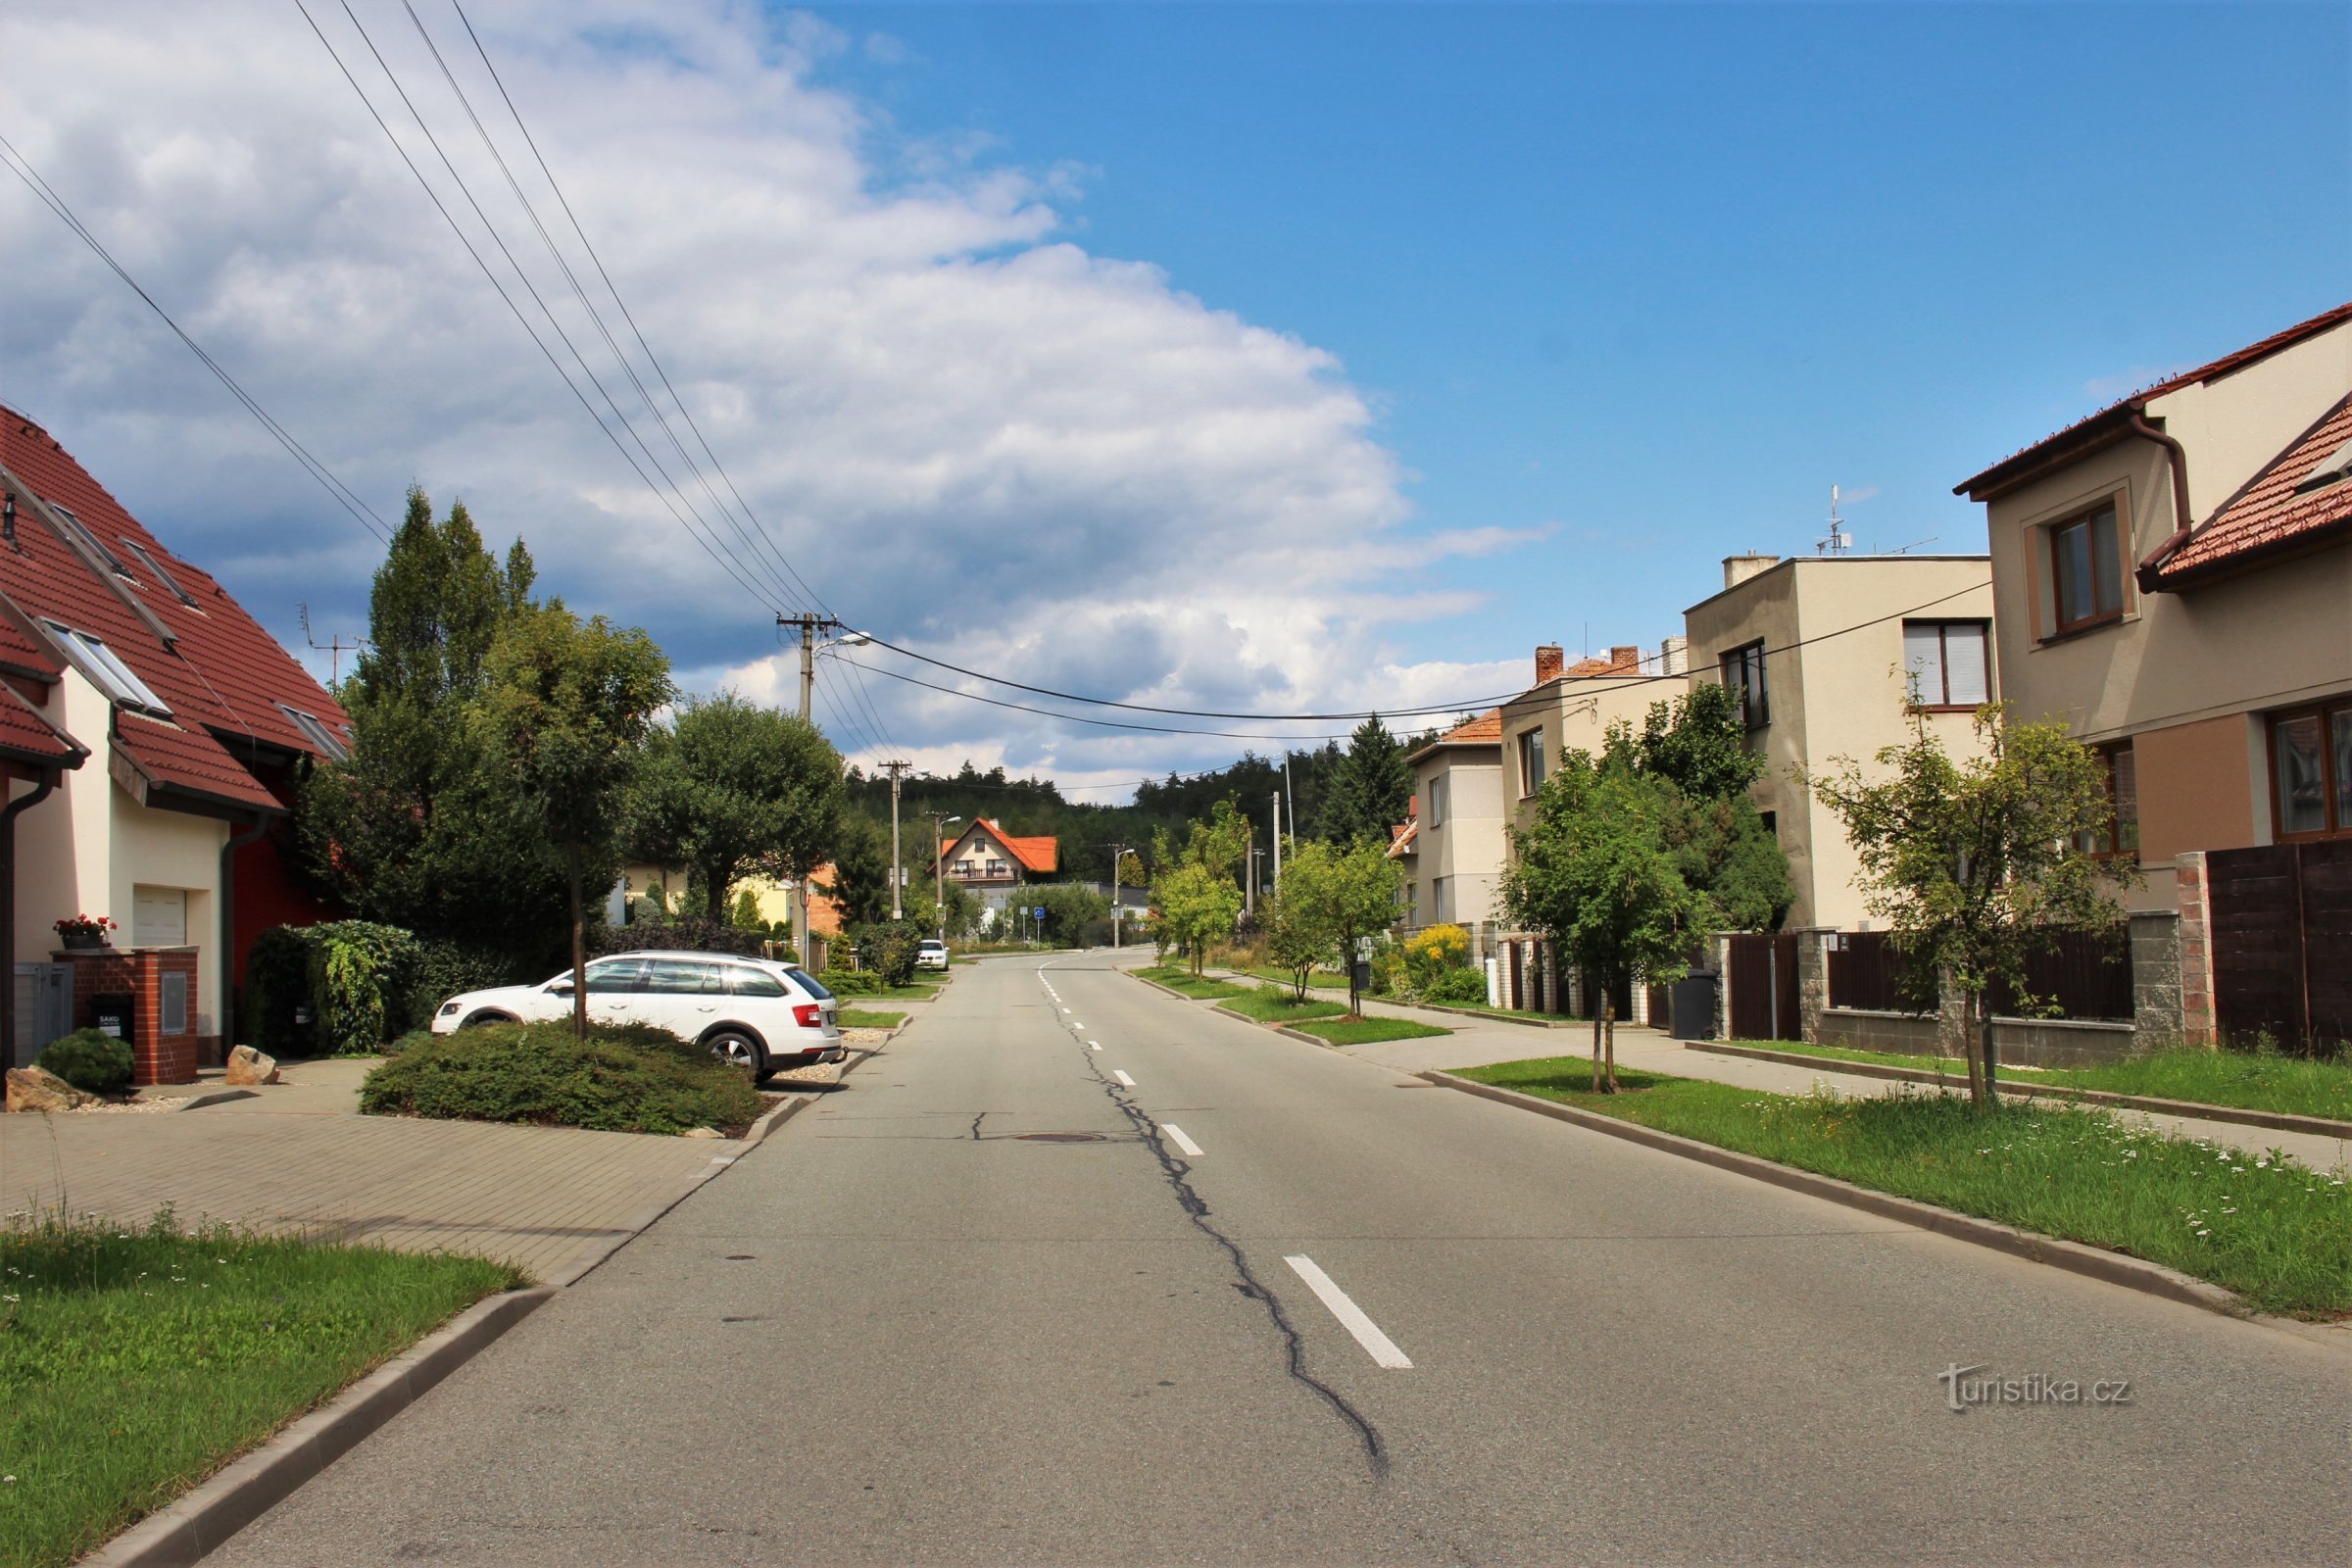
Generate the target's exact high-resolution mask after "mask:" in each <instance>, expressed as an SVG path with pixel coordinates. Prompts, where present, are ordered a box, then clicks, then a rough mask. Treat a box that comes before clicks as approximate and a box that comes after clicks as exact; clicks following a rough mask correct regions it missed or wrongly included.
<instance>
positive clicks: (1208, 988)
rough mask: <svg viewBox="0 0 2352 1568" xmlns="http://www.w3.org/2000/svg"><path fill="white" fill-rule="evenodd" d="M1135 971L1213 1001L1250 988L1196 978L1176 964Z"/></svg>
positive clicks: (1165, 984)
mask: <svg viewBox="0 0 2352 1568" xmlns="http://www.w3.org/2000/svg"><path fill="white" fill-rule="evenodd" d="M1134 973H1136V974H1140V975H1142V976H1143V977H1144V978H1145V979H1147V980H1156V981H1158V982H1159V983H1160V984H1161V985H1163V986H1166V987H1167V988H1168V989H1169V990H1170V991H1174V992H1176V993H1178V994H1180V995H1182V996H1187V997H1197V998H1202V999H1205V1000H1208V1001H1212V1002H1223V1001H1226V1000H1228V999H1230V998H1233V997H1239V996H1243V995H1245V994H1246V993H1247V991H1248V989H1249V988H1247V987H1244V986H1237V985H1235V984H1234V983H1233V982H1232V981H1230V980H1207V979H1201V980H1196V979H1194V978H1193V971H1192V970H1190V969H1184V968H1179V967H1177V966H1176V965H1174V964H1160V965H1159V966H1157V967H1155V968H1150V969H1137V970H1135V971H1134Z"/></svg>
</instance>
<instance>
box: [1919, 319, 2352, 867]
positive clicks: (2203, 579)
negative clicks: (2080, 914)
mask: <svg viewBox="0 0 2352 1568" xmlns="http://www.w3.org/2000/svg"><path fill="white" fill-rule="evenodd" d="M2347 470H2352V305H2347V306H2342V307H2338V308H2337V309H2335V310H2333V311H2329V312H2327V313H2326V314H2324V315H2321V316H2318V317H2315V318H2313V319H2310V320H2307V321H2304V322H2301V323H2299V324H2298V325H2296V326H2293V327H2289V328H2287V329H2286V330H2285V331H2283V332H2280V333H2278V334H2276V335H2275V336H2273V337H2270V338H2266V339H2264V340H2263V341H2262V342H2259V343H2256V344H2252V345H2250V346H2248V347H2246V348H2244V349H2240V350H2238V351H2237V352H2235V353H2233V354H2230V355H2229V356H2226V357H2225V358H2223V359H2221V360H2217V361H2215V362H2213V363H2212V364H2209V365H2206V366H2203V367H2200V368H2197V369H2194V370H2191V371H2188V372H2187V373H2185V374H2183V375H2179V376H2175V377H2173V378H2172V379H2170V380H2167V381H2165V382H2162V383H2159V384H2158V385H2156V386H2154V387H2151V388H2149V389H2148V390H2147V391H2145V392H2141V393H2138V394H2135V395H2134V396H2132V397H2130V398H2127V399H2125V400H2123V401H2122V402H2121V403H2118V404H2115V405H2113V406H2111V407H2110V408H2108V409H2105V410H2103V411H2101V412H2100V413H2098V414H2095V415H2093V416H2091V417H2088V418H2086V419H2083V420H2081V421H2079V422H2078V423H2076V424H2074V425H2071V426H2069V427H2068V428H2066V429H2064V430H2061V431H2059V432H2058V433H2057V434H2055V435H2053V436H2050V437H2048V438H2047V439H2045V440H2042V441H2040V442H2037V443H2035V444H2034V446H2031V447H2029V448H2027V449H2026V450H2024V451H2022V452H2020V453H2018V454H2016V455H2015V456H2013V457H2010V458H2007V459H2005V460H2003V461H2002V462H2001V463H1998V464H1996V465H1994V466H1992V467H1990V468H1987V469H1985V471H1984V472H1982V473H1979V474H1976V475H1974V476H1973V477H1971V478H1969V479H1967V480H1964V481H1962V483H1961V484H1960V485H1959V486H1958V487H1957V491H1958V493H1960V494H1963V495H1966V496H1968V497H1969V498H1970V499H1971V500H1975V501H1981V502H1984V503H1985V512H1986V523H1987V528H1988V531H1989V535H1990V545H1991V552H1992V575H1993V582H1994V591H1995V597H1996V623H1997V625H1998V627H1999V642H2000V665H2001V672H2002V677H2001V678H2002V690H2003V694H2004V695H2005V696H2006V697H2007V698H2008V699H2009V700H2010V702H2011V704H2012V705H2013V713H2014V716H2016V717H2018V718H2024V719H2057V720H2062V721H2063V722H2065V723H2066V724H2067V725H2069V726H2070V727H2071V728H2072V729H2073V731H2074V733H2075V735H2076V736H2077V738H2078V739H2080V740H2082V741H2083V742H2085V743H2086V744H2089V745H2092V746H2095V747H2098V748H2099V749H2100V750H2101V751H2102V752H2103V753H2104V754H2105V755H2106V757H2107V759H2108V763H2109V767H2110V776H2111V779H2112V781H2113V783H2112V787H2113V790H2114V796H2115V801H2116V807H2117V817H2118V826H2117V829H2116V831H2115V833H2114V834H2113V835H2112V836H2111V837H2110V839H2109V841H2108V842H2107V843H2106V844H2104V845H2103V846H2102V848H2103V849H2104V850H2105V851H2106V852H2107V853H2111V854H2115V855H2118V856H2128V857H2131V858H2135V859H2136V861H2137V863H2138V865H2139V868H2140V870H2141V873H2142V875H2143V877H2144V881H2143V882H2142V884H2141V885H2140V886H2138V887H2136V888H2134V889H2131V890H2130V891H2129V892H2128V893H2127V894H2126V899H2127V902H2128V903H2130V905H2131V907H2134V908H2144V909H2170V908H2174V907H2176V900H2177V890H2176V888H2175V886H2174V857H2175V856H2177V855H2179V854H2180V853H2182V852H2184V851H2197V850H2227V849H2240V848H2247V847H2251V846H2256V845H2267V844H2273V843H2278V842H2284V841H2287V840H2293V839H2304V838H2331V837H2352V475H2348V471H2347Z"/></svg>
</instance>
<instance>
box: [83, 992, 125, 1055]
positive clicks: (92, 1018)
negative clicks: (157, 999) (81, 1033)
mask: <svg viewBox="0 0 2352 1568" xmlns="http://www.w3.org/2000/svg"><path fill="white" fill-rule="evenodd" d="M137 1004H138V999H137V998H136V997H134V996H132V995H131V994H130V993H129V992H127V991H101V992H99V993H98V994H97V995H96V996H94V997H92V998H90V1002H89V1015H88V1021H87V1022H86V1023H84V1024H83V1025H82V1027H83V1028H85V1029H96V1030H98V1031H100V1032H101V1033H104V1034H110V1035H113V1036H114V1037H115V1038H116V1039H117V1040H120V1041H122V1042H123V1044H124V1045H126V1046H136V1045H137V1044H138V1043H139V1042H138V1012H137Z"/></svg>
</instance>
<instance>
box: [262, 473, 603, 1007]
mask: <svg viewBox="0 0 2352 1568" xmlns="http://www.w3.org/2000/svg"><path fill="white" fill-rule="evenodd" d="M535 575H536V572H535V569H534V568H533V566H532V564H531V558H530V553H529V551H527V550H526V549H524V548H523V544H522V541H521V540H519V539H517V540H516V541H515V544H514V547H513V548H512V549H511V550H509V551H508V553H507V561H506V564H505V565H504V566H503V567H502V566H501V565H500V564H499V562H498V558H497V557H495V556H493V555H492V554H491V553H490V552H489V550H488V549H486V548H485V547H484V546H483V544H482V536H481V533H480V531H479V530H478V529H477V528H475V526H474V523H473V519H472V517H470V516H469V515H467V514H466V507H465V505H464V503H462V502H461V503H458V504H456V505H453V506H452V507H451V508H450V509H449V514H448V515H447V516H446V517H445V518H443V519H442V520H440V521H435V520H434V517H433V508H432V502H431V500H430V499H429V498H428V497H427V496H426V495H425V493H424V492H423V491H422V490H421V489H417V488H414V487H412V488H411V489H410V491H409V502H408V511H407V515H405V516H404V517H403V518H402V519H401V524H400V527H399V529H398V531H397V532H395V533H394V534H393V536H392V544H391V548H390V549H389V551H388V552H387V553H386V555H385V558H384V564H382V565H381V566H379V567H377V568H376V573H375V582H374V585H373V588H372V590H371V591H370V593H369V596H368V647H367V648H366V649H365V650H364V651H363V652H362V653H361V655H360V658H359V662H358V664H357V665H356V666H355V668H354V669H353V671H352V674H351V677H350V678H349V679H348V680H346V681H344V682H343V686H342V689H341V691H340V692H339V693H338V694H337V695H338V696H339V697H340V698H341V700H342V703H343V707H344V710H345V711H347V712H349V713H350V715H351V724H352V753H351V758H350V760H348V761H344V762H339V763H324V764H321V765H319V767H317V768H315V769H314V770H313V771H312V773H311V776H310V777H309V779H308V780H306V781H305V783H304V786H303V790H302V796H301V801H300V806H299V809H298V812H297V832H298V838H299V842H300V844H301V846H302V849H303V853H304V858H305V860H306V861H307V863H308V865H309V868H310V869H311V871H312V872H313V874H314V875H315V877H316V878H317V880H318V881H319V884H320V885H321V888H322V891H324V892H325V893H327V894H328V895H329V896H330V897H331V898H333V899H334V900H335V901H336V902H338V903H340V904H341V905H343V906H344V907H346V908H349V909H350V910H351V911H352V912H353V913H355V914H358V915H361V916H363V917H365V918H367V919H370V920H379V921H382V922H384V923H386V924H390V925H399V926H406V927H407V928H409V929H410V930H413V931H415V932H417V934H418V935H420V936H424V937H428V938H441V939H446V940H450V941H456V942H462V943H465V944H467V945H469V946H475V947H486V948H490V949H493V950H495V951H498V952H500V953H503V954H506V955H509V956H513V957H515V958H518V959H525V960H528V961H531V962H535V963H537V962H546V961H550V960H552V959H553V958H554V957H555V956H556V955H557V952H558V951H559V950H560V949H561V947H562V946H563V932H564V924H565V917H566V908H565V906H566V903H567V891H566V887H565V875H564V865H563V863H562V861H561V860H560V858H558V857H557V856H556V855H555V853H554V852H553V851H552V850H550V849H549V847H548V846H547V844H546V842H545V840H544V837H543V836H542V835H540V834H538V833H537V832H535V831H533V830H532V829H531V828H530V825H529V820H528V816H527V812H526V809H525V806H524V804H523V803H522V802H521V801H520V800H519V799H518V798H517V797H516V795H515V791H514V789H513V788H512V787H511V786H510V785H509V784H508V783H507V782H506V781H504V780H503V779H501V778H500V777H498V776H496V775H495V773H493V772H492V771H491V770H490V769H488V767H487V766H486V761H485V758H484V755H483V750H482V747H481V744H480V742H479V739H478V737H476V736H475V735H474V734H473V733H472V732H471V729H470V727H469V726H468V725H467V723H466V713H467V711H468V710H469V708H470V707H471V705H472V704H473V703H474V702H475V701H476V700H477V699H478V698H479V697H480V695H481V692H482V687H483V662H484V661H485V660H486V659H487V658H488V656H489V652H490V647H491V644H492V642H493V640H494V639H495V638H496V637H497V634H498V630H499V627H500V626H501V625H502V624H503V623H504V622H505V621H506V620H507V619H508V618H509V617H510V616H512V615H514V614H515V613H516V612H517V611H518V610H521V609H523V608H526V607H528V606H529V605H530V603H531V597H530V592H531V585H532V581H533V579H534V577H535Z"/></svg>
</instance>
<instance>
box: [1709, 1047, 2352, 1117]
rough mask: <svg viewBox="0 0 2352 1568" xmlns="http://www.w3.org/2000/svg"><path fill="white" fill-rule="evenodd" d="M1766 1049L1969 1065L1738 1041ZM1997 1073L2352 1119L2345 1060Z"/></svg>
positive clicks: (2130, 1064) (2177, 1061)
mask: <svg viewBox="0 0 2352 1568" xmlns="http://www.w3.org/2000/svg"><path fill="white" fill-rule="evenodd" d="M1735 1043H1736V1044H1739V1045H1753V1046H1757V1047H1759V1048H1761V1049H1763V1050H1767V1051H1785V1052H1790V1053H1793V1054H1799V1055H1806V1056H1820V1057H1822V1058H1824V1059H1826V1060H1830V1061H1865V1062H1876V1063H1879V1064H1881V1065H1883V1066H1888V1067H1910V1068H1915V1069H1917V1070H1920V1071H1923V1072H1936V1071H1941V1072H1947V1073H1952V1074H1954V1075H1956V1076H1963V1077H1964V1076H1966V1075H1967V1072H1968V1064H1967V1063H1966V1062H1965V1061H1963V1060H1961V1059H1959V1058H1958V1057H1955V1056H1916V1055H1897V1054H1889V1053H1887V1052H1878V1051H1847V1050H1845V1049H1843V1048H1841V1047H1838V1046H1813V1045H1807V1044H1805V1043H1804V1042H1802V1041H1788V1040H1756V1041H1747V1040H1742V1041H1738V1042H1735ZM2001 1071H2002V1072H2003V1073H2015V1074H2016V1075H2017V1077H2018V1079H2019V1081H2021V1082H2026V1083H2036V1084H2063V1085H2065V1086H2066V1087H2067V1088H2069V1089H2097V1090H2101V1091H2103V1092H2105V1093H2107V1094H2111V1095H2143V1096H2146V1097H2148V1098H2150V1099H2154V1100H2180V1101H2186V1102H2189V1103H2194V1104H2204V1105H2232V1106H2235V1107H2237V1108H2239V1109H2242V1110H2276V1111H2282V1112H2285V1113H2287V1114H2289V1115H2297V1116H2330V1117H2333V1118H2335V1119H2336V1120H2338V1121H2352V1063H2347V1062H2341V1061H2309V1060H2305V1059H2303V1058H2301V1057H2297V1056H2280V1055H2272V1054H2254V1053H2251V1052H2237V1051H2192V1050H2187V1049H2182V1050H2177V1051H2152V1052H2148V1053H2146V1054H2141V1055H2134V1056H2126V1057H2124V1058H2123V1059H2122V1060H2120V1061H2107V1062H2101V1063H2099V1064H2098V1065H2097V1066H2094V1067H2043V1068H2034V1067H2019V1066H2014V1065H2011V1064H2009V1063H2006V1062H2004V1063H2003V1064H2002V1066H2001Z"/></svg>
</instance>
